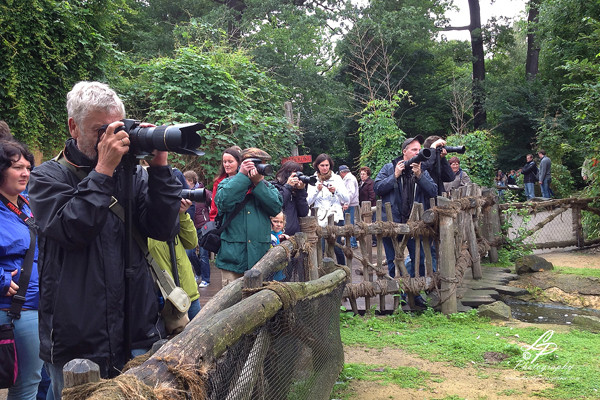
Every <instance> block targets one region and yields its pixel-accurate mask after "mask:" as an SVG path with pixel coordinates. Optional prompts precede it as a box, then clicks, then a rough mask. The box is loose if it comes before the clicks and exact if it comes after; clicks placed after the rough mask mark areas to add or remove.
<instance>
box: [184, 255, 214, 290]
mask: <svg viewBox="0 0 600 400" xmlns="http://www.w3.org/2000/svg"><path fill="white" fill-rule="evenodd" d="M185 252H186V254H187V255H188V258H189V259H190V263H191V264H192V268H193V269H194V274H195V275H196V276H201V277H202V280H203V281H206V282H207V283H210V260H209V253H208V251H207V250H205V249H204V248H202V247H199V253H200V254H199V256H198V255H197V254H196V249H191V250H186V251H185Z"/></svg>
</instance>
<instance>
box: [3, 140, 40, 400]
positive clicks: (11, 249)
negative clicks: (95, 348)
mask: <svg viewBox="0 0 600 400" xmlns="http://www.w3.org/2000/svg"><path fill="white" fill-rule="evenodd" d="M32 166H33V155H32V154H31V153H30V152H29V151H28V150H27V149H26V148H25V146H23V145H22V144H21V143H19V142H16V141H5V140H2V141H0V194H1V195H2V204H0V224H1V226H2V227H1V228H0V310H1V311H0V325H5V324H12V325H13V326H14V334H15V345H16V348H17V358H18V364H19V373H18V375H17V380H16V382H15V384H14V386H12V387H11V388H10V389H8V397H7V399H31V400H33V399H35V398H36V394H37V391H38V384H39V382H40V379H41V370H42V360H41V359H40V357H39V352H40V339H39V331H38V305H39V286H38V281H39V280H38V268H37V260H38V249H37V245H36V244H34V246H35V252H34V257H33V265H32V266H31V276H30V278H29V284H28V285H27V292H26V293H25V294H24V296H25V303H24V304H23V306H22V309H21V316H20V318H13V316H10V315H9V312H8V311H9V310H10V308H11V304H12V302H13V296H14V295H15V294H16V293H17V291H18V290H19V285H18V282H19V278H20V276H21V273H22V268H23V261H24V258H25V253H26V252H27V250H28V249H29V247H30V245H31V235H30V228H29V226H28V225H27V223H26V222H25V221H23V219H22V218H21V217H19V215H18V213H19V212H20V213H23V214H25V216H27V217H29V218H31V217H33V215H32V212H31V209H30V208H29V203H28V201H27V199H26V198H25V197H23V195H22V194H21V193H22V192H23V191H24V190H25V188H26V187H27V183H28V182H29V175H30V173H31V168H32Z"/></svg>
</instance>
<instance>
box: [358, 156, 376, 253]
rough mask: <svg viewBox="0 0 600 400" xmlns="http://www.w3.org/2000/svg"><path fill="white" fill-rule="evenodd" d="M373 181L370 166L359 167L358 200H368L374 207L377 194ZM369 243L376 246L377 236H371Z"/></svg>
mask: <svg viewBox="0 0 600 400" xmlns="http://www.w3.org/2000/svg"><path fill="white" fill-rule="evenodd" d="M374 184H375V182H374V181H373V179H371V168H369V167H361V168H360V183H359V184H358V201H359V202H360V204H361V205H362V202H363V201H370V202H371V207H375V205H376V204H377V196H376V195H375V190H374V189H373V185H374ZM372 221H373V222H375V213H373V218H372ZM371 239H372V240H371V245H372V246H373V247H376V246H377V238H376V236H375V235H373V237H372V238H371Z"/></svg>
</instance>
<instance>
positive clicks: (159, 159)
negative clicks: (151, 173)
mask: <svg viewBox="0 0 600 400" xmlns="http://www.w3.org/2000/svg"><path fill="white" fill-rule="evenodd" d="M152 154H153V155H154V157H152V159H151V160H148V166H150V167H164V166H165V165H168V161H167V158H168V156H169V152H168V151H159V150H154V151H153V152H152Z"/></svg>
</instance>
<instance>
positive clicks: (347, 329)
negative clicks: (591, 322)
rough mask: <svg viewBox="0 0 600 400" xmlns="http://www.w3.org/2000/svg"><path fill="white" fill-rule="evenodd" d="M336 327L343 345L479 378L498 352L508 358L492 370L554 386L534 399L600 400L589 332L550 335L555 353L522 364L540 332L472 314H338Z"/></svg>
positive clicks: (595, 348) (597, 342)
mask: <svg viewBox="0 0 600 400" xmlns="http://www.w3.org/2000/svg"><path fill="white" fill-rule="evenodd" d="M340 322H341V324H340V325H341V334H342V341H343V343H344V345H348V346H364V347H367V348H374V349H379V348H383V347H392V348H399V349H403V350H406V351H409V352H411V353H414V354H416V355H418V356H419V357H421V358H423V359H427V360H431V361H443V362H449V363H450V364H452V365H454V366H457V367H467V366H473V367H475V368H478V369H479V370H481V371H482V372H481V377H482V378H483V379H485V376H486V375H485V368H486V367H488V364H487V363H486V362H485V360H484V353H485V352H500V353H503V354H506V355H507V356H508V358H506V359H505V360H504V361H502V362H500V363H498V364H495V365H494V367H495V368H506V369H508V368H515V369H518V370H520V371H522V372H523V373H524V374H526V375H527V376H541V377H543V378H544V379H546V380H547V381H548V382H550V383H552V384H553V387H552V388H550V389H547V390H544V391H542V392H540V393H539V395H542V396H545V397H549V398H555V399H575V398H577V399H597V398H599V397H600V337H599V336H598V335H595V334H593V333H590V332H584V331H579V330H575V329H573V330H571V331H569V332H554V334H553V336H552V337H551V340H550V342H553V343H555V344H556V345H557V350H556V351H555V352H553V353H551V354H546V355H542V356H540V357H539V358H538V359H537V360H536V361H535V363H534V364H526V365H525V364H524V361H525V360H524V358H523V354H524V353H523V349H522V346H525V345H533V344H534V343H535V342H536V340H538V339H539V338H540V336H542V335H543V334H544V332H545V330H543V329H539V328H513V327H510V326H496V325H492V324H491V323H490V322H489V320H487V319H485V318H481V317H479V316H477V314H476V313H475V312H469V313H459V314H453V315H451V316H449V317H446V316H444V315H442V314H439V313H435V312H434V311H432V310H427V311H425V312H423V313H422V314H419V315H412V314H405V313H399V314H394V315H392V316H386V317H375V316H367V317H359V316H354V315H352V314H350V313H343V314H342V316H341V321H340ZM509 397H510V396H509Z"/></svg>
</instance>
